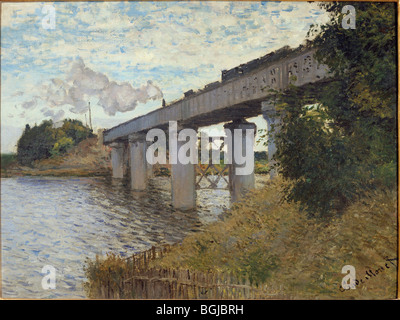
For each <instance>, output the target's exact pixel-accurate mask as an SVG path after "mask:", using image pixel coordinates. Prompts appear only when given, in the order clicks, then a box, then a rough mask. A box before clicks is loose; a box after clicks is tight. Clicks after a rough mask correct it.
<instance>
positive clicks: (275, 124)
mask: <svg viewBox="0 0 400 320" xmlns="http://www.w3.org/2000/svg"><path fill="white" fill-rule="evenodd" d="M261 111H262V115H263V118H264V119H265V120H266V121H267V125H268V128H267V130H268V146H267V153H268V165H269V166H270V167H273V166H274V165H275V164H276V162H275V160H274V159H273V156H274V154H275V152H276V145H275V134H276V133H277V132H279V131H278V130H279V124H280V117H279V116H278V115H277V114H276V110H275V106H274V105H273V103H271V102H270V101H263V102H262V103H261ZM269 175H270V178H271V179H273V178H274V177H276V175H277V170H276V168H273V169H271V171H270V174H269Z"/></svg>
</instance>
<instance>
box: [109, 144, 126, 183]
mask: <svg viewBox="0 0 400 320" xmlns="http://www.w3.org/2000/svg"><path fill="white" fill-rule="evenodd" d="M110 147H111V165H112V177H113V178H116V179H122V178H123V177H124V160H125V155H124V149H125V148H124V147H125V146H124V144H123V143H122V142H113V143H111V144H110Z"/></svg>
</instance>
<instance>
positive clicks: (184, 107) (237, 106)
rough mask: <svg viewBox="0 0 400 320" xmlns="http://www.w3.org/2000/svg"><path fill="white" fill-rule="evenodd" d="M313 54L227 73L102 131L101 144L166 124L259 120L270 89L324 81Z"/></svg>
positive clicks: (291, 54) (302, 52)
mask: <svg viewBox="0 0 400 320" xmlns="http://www.w3.org/2000/svg"><path fill="white" fill-rule="evenodd" d="M313 53H314V51H313V50H311V49H306V48H298V49H296V50H289V49H285V50H283V51H281V53H279V51H278V52H277V54H276V55H274V54H269V55H266V56H264V57H262V58H260V59H256V60H253V61H251V62H249V63H247V64H243V65H240V66H238V67H236V68H233V69H231V70H229V71H223V73H222V79H223V80H222V82H214V83H212V84H209V85H207V86H205V88H204V89H202V90H199V91H196V92H192V91H190V92H187V93H185V97H184V98H183V99H180V100H178V101H175V102H172V103H171V104H169V105H168V106H166V107H163V108H160V109H157V110H154V111H152V112H149V113H148V114H146V115H143V116H139V117H137V118H134V119H132V120H129V121H127V122H124V123H122V124H120V125H118V126H116V127H113V128H111V129H109V130H106V131H104V143H105V144H108V143H111V142H114V141H121V140H126V139H127V138H128V136H129V135H130V134H133V133H137V132H146V131H148V130H150V129H152V128H160V129H166V128H167V127H168V122H169V121H177V122H178V124H179V125H181V126H182V127H203V126H209V125H213V124H218V123H221V122H227V121H231V120H235V119H239V118H249V117H254V116H257V115H259V114H261V103H260V102H261V101H263V100H266V99H267V98H268V96H269V95H271V94H272V93H271V89H274V90H282V89H285V88H287V87H288V85H289V81H290V82H291V83H293V84H294V85H296V86H303V85H305V84H309V83H315V82H318V81H321V80H323V79H324V78H326V77H327V68H326V66H324V65H319V64H318V63H317V62H315V61H314V58H313Z"/></svg>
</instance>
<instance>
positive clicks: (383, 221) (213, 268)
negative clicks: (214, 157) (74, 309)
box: [88, 179, 397, 299]
mask: <svg viewBox="0 0 400 320" xmlns="http://www.w3.org/2000/svg"><path fill="white" fill-rule="evenodd" d="M283 186H284V184H283V182H282V181H280V180H279V179H278V180H276V181H274V182H271V183H269V184H267V185H266V186H265V187H263V188H262V189H260V190H255V191H253V192H252V193H251V194H249V196H248V197H246V199H244V200H243V201H241V202H239V203H236V204H235V205H234V206H233V207H232V208H231V209H230V210H229V211H228V212H227V214H226V215H225V216H224V218H223V220H222V221H218V222H216V223H214V224H212V225H210V226H209V227H208V228H207V230H206V231H202V232H199V233H196V234H192V235H189V236H188V237H186V238H185V239H184V240H183V241H182V243H180V244H177V245H175V246H173V247H172V248H171V250H169V252H167V253H166V254H165V255H164V256H163V257H162V258H158V259H154V260H152V261H151V262H150V264H149V267H150V268H152V269H162V270H176V272H179V270H188V272H194V273H199V272H202V273H204V274H205V273H210V272H211V273H216V274H219V275H221V274H222V275H223V274H230V275H232V276H233V277H235V278H237V279H246V280H248V281H249V282H250V284H251V286H252V287H253V288H261V289H262V292H264V296H263V297H262V298H274V297H281V298H282V297H284V298H288V299H292V298H294V299H390V298H395V294H396V278H397V270H396V267H395V266H394V264H396V262H394V264H393V263H391V262H390V261H388V259H395V258H397V220H396V219H397V205H396V203H397V202H396V201H397V193H396V191H395V190H379V191H376V192H374V193H370V194H369V196H368V197H366V198H363V199H360V201H358V202H357V203H354V204H352V205H351V206H350V207H349V208H348V209H347V210H345V212H344V213H342V215H341V216H336V217H332V218H329V219H328V218H324V219H322V218H309V217H307V216H306V215H305V214H304V213H303V212H301V211H300V210H299V208H298V206H296V205H294V204H288V203H282V202H281V194H282V188H283ZM113 259H114V260H113V261H112V262H113V265H114V267H115V269H114V270H113V272H114V273H118V270H124V268H126V267H127V266H125V265H124V264H125V262H124V261H123V260H118V259H116V258H115V256H114V258H113ZM392 261H393V260H392ZM109 264H110V261H108V259H105V260H104V259H103V260H101V259H100V260H98V261H97V262H96V264H95V267H96V270H102V268H101V266H104V265H109ZM386 264H387V265H388V267H386V266H385V265H386ZM345 265H352V266H354V267H355V270H356V278H357V279H358V280H361V279H364V277H365V276H366V272H373V273H374V274H375V276H372V275H371V278H370V279H369V280H368V281H364V282H363V283H361V282H360V281H359V282H360V283H359V285H358V286H357V289H356V290H344V289H343V288H341V282H342V279H343V277H344V276H345V275H344V274H342V273H341V271H342V268H343V266H345ZM92 266H93V265H92ZM382 266H384V268H385V269H384V270H385V271H384V272H383V271H380V272H379V270H381V267H382ZM118 268H120V269H118ZM378 269H379V270H378ZM92 271H93V270H92ZM92 275H93V274H92ZM97 276H98V277H100V278H96V277H94V278H93V277H92V278H90V277H88V278H89V279H91V280H90V281H89V283H88V287H89V288H90V285H91V284H92V285H93V284H95V283H96V281H101V277H102V276H104V274H102V273H101V272H100V273H98V274H97ZM367 277H368V276H367ZM368 278H369V277H368ZM365 280H366V279H365ZM89 291H90V290H89ZM89 296H90V292H89ZM244 298H246V297H244Z"/></svg>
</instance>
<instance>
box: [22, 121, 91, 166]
mask: <svg viewBox="0 0 400 320" xmlns="http://www.w3.org/2000/svg"><path fill="white" fill-rule="evenodd" d="M93 136H94V135H93V132H92V130H91V129H89V128H87V127H85V126H84V125H83V124H82V122H81V121H78V120H71V119H66V120H64V123H63V125H62V126H61V127H59V128H54V127H53V122H52V121H51V120H44V121H43V122H42V123H41V124H40V125H39V126H38V125H35V126H34V127H33V128H31V127H30V126H29V125H28V124H27V125H26V127H25V130H24V132H23V134H22V136H21V138H20V139H19V140H18V145H17V160H18V162H19V163H20V164H22V165H27V166H31V165H32V164H33V162H34V161H36V160H40V159H45V158H49V157H51V156H57V155H62V154H64V153H66V152H67V151H68V149H70V148H71V147H72V146H75V145H77V144H78V143H79V142H81V141H83V140H84V139H86V138H91V137H93Z"/></svg>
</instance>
